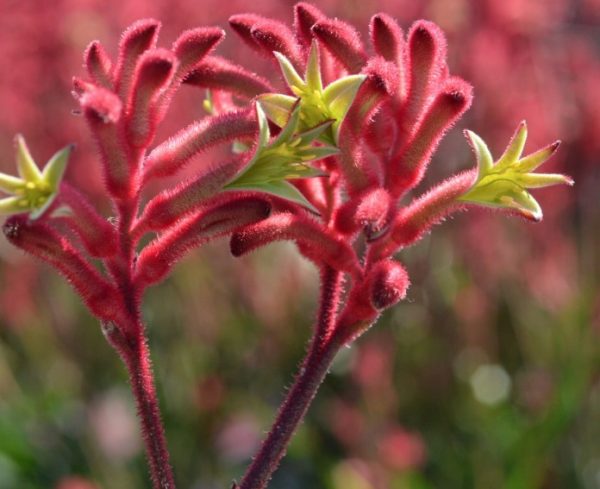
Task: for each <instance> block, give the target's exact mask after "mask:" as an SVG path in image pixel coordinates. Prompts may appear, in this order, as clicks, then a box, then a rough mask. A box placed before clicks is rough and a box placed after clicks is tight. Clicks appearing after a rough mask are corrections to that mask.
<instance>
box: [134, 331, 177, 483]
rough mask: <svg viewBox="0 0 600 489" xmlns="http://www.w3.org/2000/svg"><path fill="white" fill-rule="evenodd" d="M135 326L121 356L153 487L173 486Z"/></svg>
mask: <svg viewBox="0 0 600 489" xmlns="http://www.w3.org/2000/svg"><path fill="white" fill-rule="evenodd" d="M137 328H138V336H137V338H136V340H135V344H133V345H131V347H132V348H131V350H130V351H131V355H130V356H129V358H126V359H125V365H126V366H127V371H128V373H129V379H130V382H131V390H132V393H133V396H134V398H135V402H136V405H137V411H138V416H139V418H140V422H141V426H142V433H143V438H144V443H145V446H146V455H147V457H148V462H149V464H150V472H151V474H152V481H153V487H154V489H175V480H174V478H173V473H172V469H171V465H170V464H169V452H168V450H167V442H166V439H165V433H164V428H163V425H162V421H161V418H160V411H159V406H158V398H157V396H156V388H155V386H154V377H153V374H152V365H151V361H150V351H149V349H148V345H147V342H146V337H145V332H144V326H143V324H142V323H141V322H138V324H137Z"/></svg>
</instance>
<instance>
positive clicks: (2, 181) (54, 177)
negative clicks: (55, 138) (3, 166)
mask: <svg viewBox="0 0 600 489" xmlns="http://www.w3.org/2000/svg"><path fill="white" fill-rule="evenodd" d="M15 142H16V146H17V170H18V173H19V176H18V177H14V176H12V175H6V174H5V173H0V190H1V191H3V192H5V193H7V194H11V195H12V196H11V197H6V198H4V199H0V214H5V215H6V214H21V213H23V212H29V213H30V217H31V218H32V219H37V218H38V217H40V216H41V215H42V214H43V213H44V212H45V211H46V210H47V209H48V208H49V207H50V205H51V204H52V202H53V201H54V199H55V197H56V195H57V193H58V189H59V186H60V181H61V180H62V177H63V175H64V173H65V169H66V167H67V162H68V160H69V155H70V153H71V150H72V148H73V147H72V146H67V147H66V148H64V149H62V150H60V151H58V152H57V153H56V154H55V155H54V156H52V158H50V160H49V161H48V163H47V164H46V166H45V167H44V169H43V170H40V169H39V168H38V166H37V164H36V163H35V161H34V160H33V158H32V157H31V153H30V152H29V149H28V148H27V145H26V144H25V139H23V136H21V135H18V136H17V137H16V138H15Z"/></svg>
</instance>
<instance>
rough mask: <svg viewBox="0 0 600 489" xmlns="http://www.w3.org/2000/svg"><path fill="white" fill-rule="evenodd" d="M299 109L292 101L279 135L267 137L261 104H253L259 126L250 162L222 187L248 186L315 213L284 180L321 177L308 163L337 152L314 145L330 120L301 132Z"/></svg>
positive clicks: (329, 124)
mask: <svg viewBox="0 0 600 489" xmlns="http://www.w3.org/2000/svg"><path fill="white" fill-rule="evenodd" d="M300 111H301V108H300V106H299V104H296V107H294V108H293V110H292V112H291V114H290V115H289V118H288V120H287V121H286V123H285V124H284V125H283V128H282V129H281V132H280V133H279V135H278V136H277V137H276V138H274V139H273V140H271V132H270V130H269V122H268V120H267V116H266V115H265V111H264V108H263V104H262V102H260V103H257V104H256V114H257V118H258V127H259V136H258V144H257V147H256V151H255V153H254V156H253V157H252V159H251V160H250V163H248V165H247V166H246V167H245V168H244V170H243V171H242V172H240V173H239V174H238V175H236V177H235V178H234V179H233V180H232V181H231V182H229V183H228V184H227V185H226V186H225V188H226V189H250V190H259V191H263V192H267V193H271V194H275V195H278V196H280V197H283V198H285V199H288V200H292V201H295V202H298V203H300V204H302V205H304V206H306V207H308V208H309V209H311V210H313V211H314V212H316V209H314V207H313V206H312V205H311V204H310V203H309V202H308V201H307V200H306V198H305V197H304V196H303V195H302V194H301V193H300V191H299V190H298V189H297V188H296V187H294V186H293V185H292V184H291V183H289V182H288V181H287V180H290V179H296V178H309V177H318V176H324V173H323V172H322V171H321V170H319V169H317V168H314V167H312V166H311V165H309V162H311V161H316V160H320V159H322V158H326V157H328V156H331V155H334V154H337V153H339V150H338V149H337V148H336V147H334V146H329V145H326V144H321V143H320V144H319V145H318V146H315V143H316V142H317V141H318V140H319V138H320V137H321V136H322V135H323V134H324V133H325V131H327V130H328V129H329V128H330V127H331V125H332V124H333V121H331V120H328V121H324V122H322V123H320V124H319V125H317V126H315V127H312V128H310V129H308V130H303V131H301V130H299V128H300V127H301V126H300Z"/></svg>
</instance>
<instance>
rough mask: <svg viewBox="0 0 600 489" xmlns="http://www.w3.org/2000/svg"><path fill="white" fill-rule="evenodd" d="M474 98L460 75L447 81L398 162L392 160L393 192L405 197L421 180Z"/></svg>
mask: <svg viewBox="0 0 600 489" xmlns="http://www.w3.org/2000/svg"><path fill="white" fill-rule="evenodd" d="M472 100H473V94H472V88H471V86H470V85H469V84H467V83H465V82H464V81H462V80H461V79H458V78H450V79H448V80H446V81H445V82H444V84H443V85H442V88H441V90H440V92H439V93H438V94H437V95H436V97H435V99H434V100H433V101H432V102H431V105H430V106H429V108H428V109H427V112H426V113H425V114H424V115H423V118H422V119H421V121H420V123H419V124H418V127H417V129H416V130H415V131H414V133H413V135H412V137H411V138H410V139H409V140H408V141H407V142H406V143H405V144H404V146H403V147H402V149H400V150H399V151H398V153H396V155H395V157H393V158H392V159H393V160H395V161H393V162H392V164H393V165H394V166H392V167H391V168H390V171H389V174H388V178H389V187H390V191H391V193H392V194H393V195H395V196H397V197H401V196H402V195H403V193H404V192H406V191H408V190H410V189H412V188H414V187H416V186H417V185H418V184H419V183H420V182H421V180H422V179H423V176H424V175H425V171H426V169H427V165H428V164H429V161H430V160H431V156H432V155H433V153H434V152H435V150H436V149H437V146H438V145H439V143H440V141H441V139H442V137H443V136H444V134H445V133H446V131H447V130H448V129H449V128H450V127H451V126H452V125H453V124H454V122H455V121H456V120H457V119H458V118H459V117H460V116H461V115H462V114H463V113H464V112H465V111H466V110H467V109H468V108H469V107H470V105H471V101H472Z"/></svg>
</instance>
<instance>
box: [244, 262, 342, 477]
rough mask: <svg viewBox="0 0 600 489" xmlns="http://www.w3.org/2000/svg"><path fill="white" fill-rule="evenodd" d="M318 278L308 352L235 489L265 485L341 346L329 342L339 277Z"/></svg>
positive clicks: (331, 274)
mask: <svg viewBox="0 0 600 489" xmlns="http://www.w3.org/2000/svg"><path fill="white" fill-rule="evenodd" d="M321 276H322V283H321V303H320V307H319V314H318V317H317V322H316V327H315V331H314V335H313V337H312V340H311V344H310V347H309V350H308V353H307V355H306V357H305V358H304V360H303V362H302V366H301V367H300V370H299V373H298V375H297V376H296V380H295V382H294V385H293V386H292V388H291V390H290V391H289V392H288V394H287V396H286V398H285V400H284V401H283V404H282V405H281V407H280V408H279V412H278V413H277V417H276V418H275V422H274V423H273V426H272V427H271V431H270V432H269V434H268V435H267V437H266V438H265V440H264V441H263V443H262V446H261V448H260V450H259V452H258V454H257V455H256V457H255V458H254V460H253V461H252V464H251V465H250V466H249V467H248V469H247V470H246V473H245V475H244V477H243V478H242V481H241V483H240V485H239V486H235V485H234V488H238V489H264V488H265V487H266V486H267V484H268V483H269V481H270V479H271V477H272V475H273V473H274V472H275V470H276V469H277V467H278V465H279V462H280V461H281V459H282V458H283V456H284V455H285V453H286V451H287V447H288V445H289V443H290V440H291V438H292V435H293V434H294V432H295V431H296V429H297V428H298V426H299V424H300V423H301V422H302V420H303V419H304V416H305V415H306V412H307V411H308V408H309V406H310V404H311V403H312V401H313V399H314V397H315V395H316V393H317V390H318V389H319V386H320V385H321V383H322V382H323V379H324V378H325V376H326V375H327V372H328V370H329V367H330V366H331V363H332V362H333V359H334V357H335V355H336V353H337V352H338V351H339V348H340V344H339V343H338V342H336V341H331V338H335V336H331V333H332V331H333V326H334V325H335V320H336V313H337V306H338V302H339V298H340V295H341V293H342V274H341V273H340V272H337V271H334V270H333V269H331V268H329V267H325V268H324V269H323V271H322V274H321Z"/></svg>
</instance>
